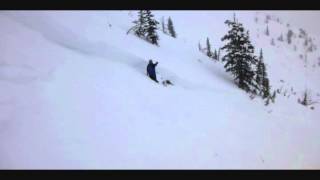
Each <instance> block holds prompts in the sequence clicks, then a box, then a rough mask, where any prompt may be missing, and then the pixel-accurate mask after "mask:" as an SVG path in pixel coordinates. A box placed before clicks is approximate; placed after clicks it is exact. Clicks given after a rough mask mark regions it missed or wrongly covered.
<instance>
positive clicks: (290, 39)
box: [287, 29, 293, 44]
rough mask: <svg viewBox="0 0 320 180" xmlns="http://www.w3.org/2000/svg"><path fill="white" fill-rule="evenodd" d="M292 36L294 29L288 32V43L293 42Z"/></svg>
mask: <svg viewBox="0 0 320 180" xmlns="http://www.w3.org/2000/svg"><path fill="white" fill-rule="evenodd" d="M292 36H293V31H292V30H291V29H289V30H288V33H287V42H288V44H291V42H292Z"/></svg>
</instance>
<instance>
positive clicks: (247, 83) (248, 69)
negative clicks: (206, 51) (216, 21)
mask: <svg viewBox="0 0 320 180" xmlns="http://www.w3.org/2000/svg"><path fill="white" fill-rule="evenodd" d="M225 24H227V25H228V26H229V27H230V28H231V29H230V30H229V31H228V33H227V34H226V35H225V36H224V37H222V39H221V40H222V41H227V43H226V44H225V45H224V46H223V47H222V48H221V49H222V50H226V55H225V56H223V57H222V61H224V62H226V64H225V66H224V67H225V69H226V71H227V72H231V74H232V75H233V76H234V78H235V82H236V84H237V85H238V87H239V88H241V89H244V90H245V91H247V92H253V91H254V90H255V89H257V87H256V85H255V84H254V71H253V69H252V65H254V64H256V63H257V62H256V61H257V60H256V58H255V56H254V47H253V46H252V44H251V42H250V40H249V32H248V31H247V32H246V33H245V29H244V27H243V25H242V24H241V23H239V22H236V18H235V16H234V21H230V20H227V21H226V22H225Z"/></svg>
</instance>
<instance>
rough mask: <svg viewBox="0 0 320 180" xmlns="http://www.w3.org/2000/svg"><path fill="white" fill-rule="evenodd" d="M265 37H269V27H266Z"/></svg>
mask: <svg viewBox="0 0 320 180" xmlns="http://www.w3.org/2000/svg"><path fill="white" fill-rule="evenodd" d="M266 35H267V36H269V27H268V26H267V29H266Z"/></svg>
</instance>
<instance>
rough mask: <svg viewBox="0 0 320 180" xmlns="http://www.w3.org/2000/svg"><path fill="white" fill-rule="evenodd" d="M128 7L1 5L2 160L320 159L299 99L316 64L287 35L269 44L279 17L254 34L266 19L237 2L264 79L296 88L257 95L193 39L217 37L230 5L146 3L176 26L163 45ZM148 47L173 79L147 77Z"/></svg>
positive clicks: (313, 82)
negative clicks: (267, 100)
mask: <svg viewBox="0 0 320 180" xmlns="http://www.w3.org/2000/svg"><path fill="white" fill-rule="evenodd" d="M135 13H136V12H135V11H3V12H1V13H0V22H1V24H2V28H1V29H0V39H1V41H0V87H1V88H0V93H1V94H2V96H0V112H1V113H0V140H1V145H0V158H1V161H0V168H1V169H170V168H174V169H243V168H252V169H269V168H270V169H276V168H286V169H287V168H289V169H290V168H293V169H296V168H319V167H320V157H319V153H318V152H319V151H320V142H319V141H318V139H319V137H320V131H319V130H318V127H319V123H320V122H319V119H318V116H319V112H320V110H319V108H320V107H319V105H318V104H314V105H313V106H314V107H315V109H314V110H311V109H310V108H309V107H304V106H302V105H300V104H298V103H297V98H299V97H301V96H300V95H302V93H303V90H304V89H305V88H306V87H308V88H310V89H312V92H313V93H314V94H316V93H319V92H320V88H319V87H320V86H319V83H317V82H318V81H319V77H320V76H319V71H320V70H319V68H320V67H316V68H315V69H314V68H313V70H312V71H311V70H310V69H311V66H308V67H307V68H309V69H308V70H307V69H306V68H304V61H302V60H300V59H299V57H298V55H297V54H298V53H300V52H294V51H293V48H290V46H289V45H287V44H286V40H285V41H284V42H279V41H277V40H275V41H276V44H279V47H276V46H272V45H271V44H270V40H271V38H272V37H273V38H275V39H276V38H277V37H278V36H279V35H280V32H283V34H284V35H285V32H287V27H285V26H284V25H280V24H279V23H276V22H273V21H270V22H269V24H268V27H269V31H270V36H265V35H264V34H263V32H262V34H260V36H259V38H258V37H256V34H255V33H257V29H258V28H259V29H264V28H265V26H266V25H265V24H263V23H262V22H259V23H260V24H255V22H254V17H255V16H256V15H257V14H256V13H254V12H252V11H250V12H245V11H241V12H237V19H238V20H239V22H243V23H244V27H245V28H246V29H249V30H250V33H251V34H250V37H251V38H253V39H252V41H253V45H254V46H255V47H256V50H255V52H256V54H257V53H258V52H259V49H260V48H263V52H264V58H265V62H266V64H267V68H268V74H269V77H270V81H271V85H272V88H273V89H277V88H281V87H282V88H283V90H285V89H287V90H288V91H289V90H290V88H291V87H293V88H294V91H296V92H297V94H296V96H294V95H291V96H290V97H289V98H288V97H287V96H282V95H280V94H277V98H276V102H275V104H271V105H269V106H264V102H263V101H262V100H261V99H260V98H255V99H253V100H251V99H250V98H249V96H248V94H246V93H245V92H243V91H242V90H240V89H238V88H237V87H236V85H234V83H233V80H232V76H231V75H230V74H228V73H226V72H225V70H224V68H223V64H222V63H221V62H216V61H212V60H210V59H209V58H207V57H206V56H205V55H204V54H203V53H201V52H199V51H198V47H197V45H198V42H199V41H200V42H201V43H202V44H204V43H205V40H206V38H207V37H209V38H210V40H212V46H213V49H215V48H217V47H221V46H222V45H223V43H222V42H221V37H222V36H223V35H224V34H225V33H226V32H227V30H228V27H227V26H226V25H225V24H224V21H225V20H226V19H228V18H229V19H230V18H232V17H233V12H229V11H218V12H208V11H198V12H197V11H191V12H190V11H189V12H185V11H154V14H155V15H156V17H157V18H158V19H159V20H160V19H161V17H162V16H165V17H166V18H167V17H169V16H170V17H171V18H172V20H173V22H174V25H175V27H176V32H177V34H178V38H177V39H174V38H172V37H170V36H167V35H165V34H162V33H160V43H159V44H160V47H156V46H153V45H151V44H149V43H147V42H145V41H143V40H141V39H139V38H137V37H135V36H134V35H132V34H128V35H127V30H128V29H129V28H130V27H131V25H132V23H131V22H132V21H133V20H134V18H135V17H136V16H135ZM258 15H260V16H262V15H261V14H258ZM109 23H110V24H111V26H109V25H108V24H109ZM193 23H194V24H193ZM190 24H192V28H190ZM297 29H298V28H297ZM284 37H285V36H284ZM298 49H299V50H300V49H302V48H300V47H298ZM318 55H319V54H318V52H317V51H315V52H314V53H311V54H309V56H308V59H309V60H310V61H309V62H312V61H316V60H317V59H316V58H318V57H319V56H318ZM149 59H153V60H155V61H158V62H159V65H158V66H157V69H156V71H157V73H158V74H157V75H158V79H160V80H165V79H169V80H170V81H172V82H173V84H174V86H167V87H164V86H162V85H160V84H156V83H154V82H152V81H151V80H150V79H148V78H147V77H146V72H145V71H146V70H145V68H146V65H147V62H148V60H149ZM281 79H282V80H284V82H283V83H282V82H280V80H281ZM313 98H315V100H318V99H319V97H317V96H315V95H314V96H313Z"/></svg>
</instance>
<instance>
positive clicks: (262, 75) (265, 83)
mask: <svg viewBox="0 0 320 180" xmlns="http://www.w3.org/2000/svg"><path fill="white" fill-rule="evenodd" d="M256 83H257V85H258V87H259V90H260V93H259V94H260V95H262V97H263V98H267V97H268V96H270V85H269V79H268V77H267V70H266V66H265V64H264V62H263V53H262V49H260V56H259V59H258V64H257V71H256Z"/></svg>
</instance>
